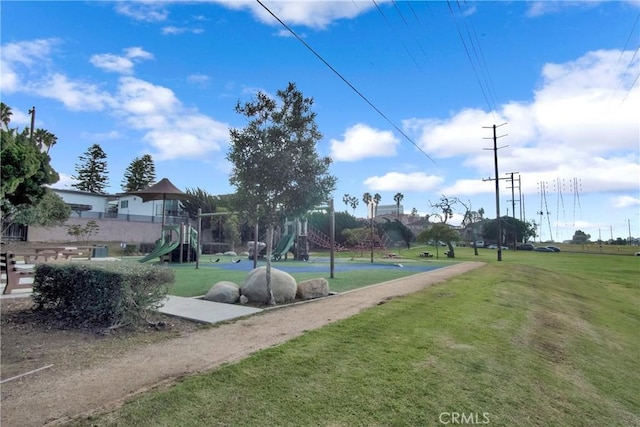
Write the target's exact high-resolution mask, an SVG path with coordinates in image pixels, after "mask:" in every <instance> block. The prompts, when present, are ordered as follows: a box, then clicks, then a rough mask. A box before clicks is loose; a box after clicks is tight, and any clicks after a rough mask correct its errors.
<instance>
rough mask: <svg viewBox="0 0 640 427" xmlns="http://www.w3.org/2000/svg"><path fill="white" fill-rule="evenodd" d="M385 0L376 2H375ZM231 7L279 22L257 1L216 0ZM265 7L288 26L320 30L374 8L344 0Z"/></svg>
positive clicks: (262, 20)
mask: <svg viewBox="0 0 640 427" xmlns="http://www.w3.org/2000/svg"><path fill="white" fill-rule="evenodd" d="M383 2H384V1H379V2H378V4H380V3H383ZM217 3H220V4H222V5H224V6H226V7H228V8H230V9H236V10H240V9H249V10H251V12H252V13H253V16H254V17H255V18H256V19H258V20H259V21H261V22H263V23H265V24H270V25H280V24H279V23H278V22H277V21H276V20H275V18H273V16H271V14H270V13H269V12H267V11H266V10H265V9H264V8H263V7H262V6H260V4H258V3H256V2H255V1H249V0H231V1H229V0H219V1H217ZM266 6H267V7H268V8H269V9H270V10H271V12H273V14H274V15H276V16H277V17H278V18H280V19H281V20H282V21H283V22H285V23H286V24H287V25H301V26H307V27H312V28H319V29H323V28H326V27H327V26H328V25H329V24H330V23H331V22H333V21H336V20H338V19H351V18H355V17H356V16H358V15H360V14H363V13H366V12H367V11H369V10H370V9H372V8H374V7H375V5H374V4H373V3H364V2H346V1H285V2H269V3H267V4H266Z"/></svg>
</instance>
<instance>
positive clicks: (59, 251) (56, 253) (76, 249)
mask: <svg viewBox="0 0 640 427" xmlns="http://www.w3.org/2000/svg"><path fill="white" fill-rule="evenodd" d="M33 251H34V252H35V255H29V254H20V255H24V256H25V257H26V256H31V257H33V259H32V261H40V260H42V261H44V262H47V261H49V259H52V260H57V259H70V258H72V257H74V256H80V255H82V256H86V257H87V258H88V259H91V256H92V253H93V246H72V247H71V246H48V247H40V248H34V249H33ZM26 261H27V259H26V258H25V262H26Z"/></svg>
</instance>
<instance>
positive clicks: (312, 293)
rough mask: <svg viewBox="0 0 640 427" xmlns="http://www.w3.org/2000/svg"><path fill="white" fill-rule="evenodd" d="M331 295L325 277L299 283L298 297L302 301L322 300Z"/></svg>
mask: <svg viewBox="0 0 640 427" xmlns="http://www.w3.org/2000/svg"><path fill="white" fill-rule="evenodd" d="M328 295H329V282H328V281H327V279H325V278H324V277H320V278H317V279H309V280H303V281H302V282H300V283H298V292H297V294H296V296H297V297H298V298H300V299H301V300H307V299H313V298H321V297H326V296H328Z"/></svg>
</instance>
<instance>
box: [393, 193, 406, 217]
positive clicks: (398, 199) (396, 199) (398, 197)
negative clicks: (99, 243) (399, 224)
mask: <svg viewBox="0 0 640 427" xmlns="http://www.w3.org/2000/svg"><path fill="white" fill-rule="evenodd" d="M402 199H404V194H402V193H396V195H395V196H393V201H394V202H396V217H397V218H400V202H401V201H402Z"/></svg>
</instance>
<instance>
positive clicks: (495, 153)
mask: <svg viewBox="0 0 640 427" xmlns="http://www.w3.org/2000/svg"><path fill="white" fill-rule="evenodd" d="M504 125H506V123H503V124H501V125H497V126H496V125H493V126H490V127H487V126H483V129H493V138H483V139H493V148H485V150H493V163H494V167H495V178H493V179H491V178H489V179H487V180H486V181H495V182H496V220H497V222H498V223H497V226H498V261H502V224H501V220H500V178H499V175H498V149H499V148H498V138H502V137H503V136H507V135H506V134H505V135H501V136H497V134H496V129H497V128H498V127H500V126H504ZM505 147H508V146H507V145H505V146H504V147H500V148H505Z"/></svg>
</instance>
